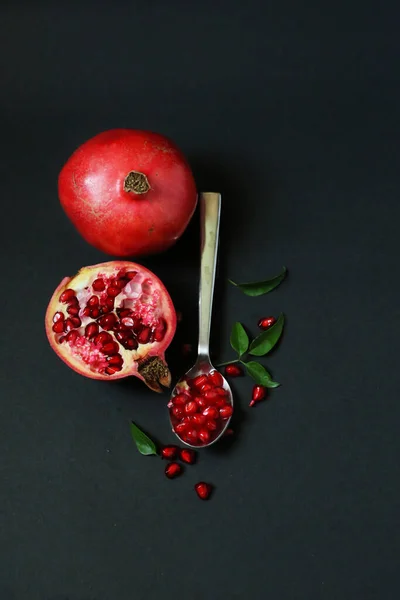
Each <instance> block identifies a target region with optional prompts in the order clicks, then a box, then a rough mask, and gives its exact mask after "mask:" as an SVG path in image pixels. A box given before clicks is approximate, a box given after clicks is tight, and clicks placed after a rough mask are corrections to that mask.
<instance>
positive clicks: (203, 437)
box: [199, 429, 211, 444]
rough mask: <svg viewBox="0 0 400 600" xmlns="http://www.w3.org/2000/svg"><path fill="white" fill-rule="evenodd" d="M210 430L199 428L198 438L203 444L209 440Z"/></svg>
mask: <svg viewBox="0 0 400 600" xmlns="http://www.w3.org/2000/svg"><path fill="white" fill-rule="evenodd" d="M210 437H211V436H210V432H209V431H208V429H200V431H199V439H200V441H202V442H203V444H208V442H209V441H210Z"/></svg>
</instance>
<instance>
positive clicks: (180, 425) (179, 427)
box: [175, 422, 189, 435]
mask: <svg viewBox="0 0 400 600" xmlns="http://www.w3.org/2000/svg"><path fill="white" fill-rule="evenodd" d="M188 427H189V423H186V422H185V423H183V422H181V423H178V424H177V425H175V431H176V433H178V434H179V435H181V434H182V433H184V432H185V431H186V430H187V428H188Z"/></svg>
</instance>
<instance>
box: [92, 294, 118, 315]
mask: <svg viewBox="0 0 400 600" xmlns="http://www.w3.org/2000/svg"><path fill="white" fill-rule="evenodd" d="M113 308H114V298H110V297H108V298H106V299H105V300H104V303H103V304H102V305H101V311H102V313H103V314H106V313H109V312H111V311H112V309H113ZM93 310H94V309H93Z"/></svg>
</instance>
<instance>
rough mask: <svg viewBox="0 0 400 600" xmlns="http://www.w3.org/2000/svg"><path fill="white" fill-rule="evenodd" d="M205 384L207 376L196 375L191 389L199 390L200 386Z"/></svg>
mask: <svg viewBox="0 0 400 600" xmlns="http://www.w3.org/2000/svg"><path fill="white" fill-rule="evenodd" d="M206 383H207V375H198V376H197V377H195V378H194V379H193V380H192V382H191V384H192V385H193V387H195V388H197V389H198V390H201V388H202V386H203V385H205V384H206ZM210 388H211V386H210Z"/></svg>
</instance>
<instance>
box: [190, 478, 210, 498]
mask: <svg viewBox="0 0 400 600" xmlns="http://www.w3.org/2000/svg"><path fill="white" fill-rule="evenodd" d="M194 489H195V492H196V494H197V495H198V497H199V498H201V500H208V498H209V497H210V494H211V492H212V485H210V484H209V483H206V482H205V481H199V483H196V485H195V486H194Z"/></svg>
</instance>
